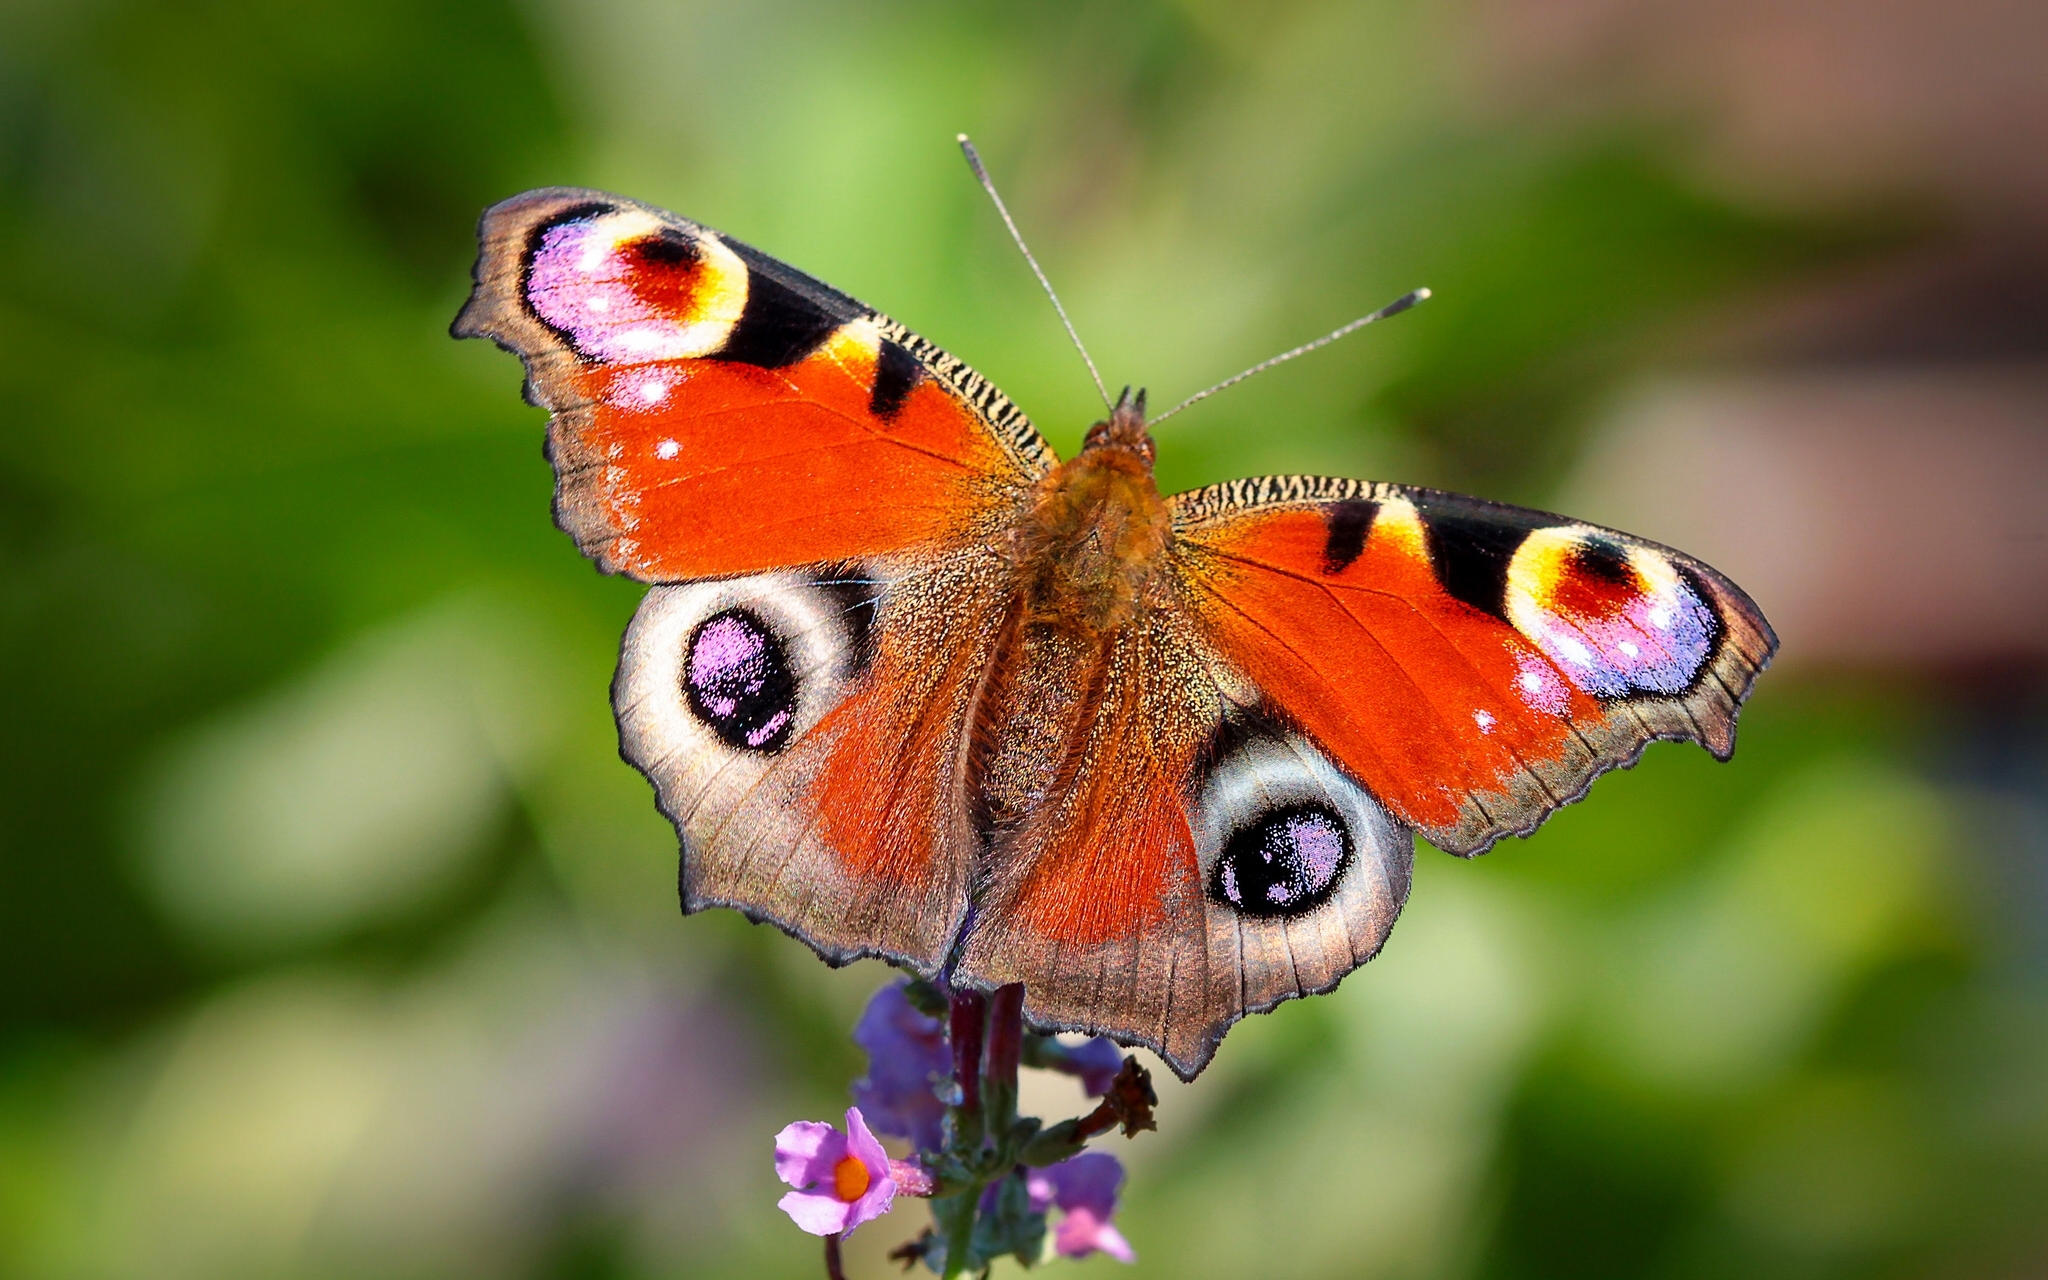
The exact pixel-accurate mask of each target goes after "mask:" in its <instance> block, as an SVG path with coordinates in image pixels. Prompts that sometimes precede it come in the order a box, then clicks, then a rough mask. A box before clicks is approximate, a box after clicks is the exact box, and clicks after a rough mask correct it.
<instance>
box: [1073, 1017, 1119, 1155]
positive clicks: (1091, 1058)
mask: <svg viewBox="0 0 2048 1280" xmlns="http://www.w3.org/2000/svg"><path fill="white" fill-rule="evenodd" d="M1061 1047H1062V1048H1066V1046H1064V1045H1063V1046H1061ZM1066 1059H1067V1063H1068V1064H1070V1065H1065V1066H1062V1067H1060V1068H1059V1070H1061V1071H1065V1072H1067V1073H1068V1074H1070V1075H1077V1076H1079V1077H1081V1087H1082V1088H1083V1089H1085V1090H1087V1091H1088V1096H1089V1097H1091V1098H1099V1097H1101V1096H1102V1095H1103V1094H1105V1093H1108V1092H1109V1086H1110V1083H1111V1082H1112V1081H1114V1080H1115V1079H1116V1073H1117V1072H1119V1071H1121V1070H1123V1067H1124V1051H1123V1050H1122V1049H1119V1048H1117V1047H1116V1042H1115V1041H1113V1040H1107V1039H1104V1038H1103V1037H1101V1036H1096V1037H1095V1038H1094V1039H1092V1040H1089V1041H1087V1042H1086V1043H1083V1044H1078V1045H1075V1046H1073V1047H1072V1048H1068V1049H1067V1051H1066ZM1109 1158H1110V1159H1115V1157H1114V1156H1112V1157H1109Z"/></svg>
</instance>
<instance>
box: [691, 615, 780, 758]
mask: <svg viewBox="0 0 2048 1280" xmlns="http://www.w3.org/2000/svg"><path fill="white" fill-rule="evenodd" d="M683 692H684V693H685V694H687V695H688V696H689V699H690V709H691V710H692V711H695V712H696V713H697V718H698V719H699V720H702V721H703V722H704V723H705V724H706V725H708V726H710V729H711V731H712V732H713V733H715V734H717V735H718V736H719V737H720V738H722V739H724V740H725V742H726V743H727V744H728V745H730V746H734V747H739V748H742V749H745V750H749V751H779V750H781V749H782V746H783V744H784V743H786V742H788V741H789V735H790V731H791V729H793V728H794V727H795V724H796V676H795V675H794V674H793V673H792V672H791V671H790V669H789V659H788V657H787V656H785V655H784V653H783V651H782V643H781V642H780V641H779V640H777V639H776V638H775V634H774V633H773V632H771V631H769V630H768V628H767V627H766V626H765V625H764V624H763V623H762V621H761V620H760V619H759V618H757V617H756V616H754V615H753V614H751V613H748V612H747V611H745V610H744V609H727V610H725V611H724V612H722V613H715V614H712V615H711V616H710V617H709V618H706V619H705V620H704V621H703V622H700V623H698V624H697V629H696V630H695V631H694V632H692V633H691V635H690V648H689V660H688V661H687V662H686V663H685V664H684V669H683Z"/></svg>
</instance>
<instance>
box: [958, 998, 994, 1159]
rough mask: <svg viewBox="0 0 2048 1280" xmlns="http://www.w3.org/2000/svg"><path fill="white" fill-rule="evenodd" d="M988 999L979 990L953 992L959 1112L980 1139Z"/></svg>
mask: <svg viewBox="0 0 2048 1280" xmlns="http://www.w3.org/2000/svg"><path fill="white" fill-rule="evenodd" d="M987 1013H988V997H986V996H984V995H982V994H981V992H979V991H956V992H954V993H953V1004H952V1010H951V1017H950V1019H949V1021H950V1022H951V1024H952V1025H951V1027H950V1028H949V1031H950V1033H951V1036H952V1041H953V1082H954V1083H955V1084H957V1085H958V1086H959V1087H960V1103H959V1107H958V1110H959V1111H960V1112H961V1113H962V1115H963V1117H965V1118H967V1119H969V1120H971V1121H972V1122H973V1123H974V1126H975V1129H976V1137H977V1139H978V1138H979V1136H980V1133H979V1131H980V1120H981V1042H982V1034H983V1023H984V1022H985V1021H986V1020H987Z"/></svg>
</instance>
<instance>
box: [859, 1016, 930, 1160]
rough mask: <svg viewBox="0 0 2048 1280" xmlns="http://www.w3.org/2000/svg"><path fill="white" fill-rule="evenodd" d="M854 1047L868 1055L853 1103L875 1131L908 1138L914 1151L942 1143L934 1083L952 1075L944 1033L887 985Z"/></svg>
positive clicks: (861, 1024) (864, 1018)
mask: <svg viewBox="0 0 2048 1280" xmlns="http://www.w3.org/2000/svg"><path fill="white" fill-rule="evenodd" d="M853 1039H854V1043H855V1044H858V1045H859V1046H860V1047H861V1048H862V1049H865V1050H866V1051H867V1054H868V1073H867V1075H866V1076H864V1077H862V1078H861V1079H859V1080H856V1081H854V1082H853V1100H854V1101H855V1102H856V1103H858V1104H859V1105H860V1107H861V1110H862V1111H863V1112H864V1113H865V1114H866V1116H867V1118H868V1123H869V1124H871V1125H873V1126H874V1128H875V1130H876V1132H878V1133H888V1134H894V1135H895V1136H897V1137H900V1138H909V1139H910V1140H911V1143H912V1145H913V1146H915V1147H916V1148H917V1149H918V1150H920V1151H933V1150H937V1149H938V1147H939V1144H940V1142H941V1141H942V1140H943V1130H942V1128H941V1126H942V1125H943V1123H944V1121H945V1117H946V1106H945V1104H944V1103H943V1102H941V1101H940V1100H939V1095H938V1093H937V1092H936V1091H935V1089H934V1087H933V1086H934V1084H935V1082H939V1081H943V1080H945V1079H946V1078H947V1077H948V1075H949V1073H950V1072H951V1070H952V1065H953V1055H952V1051H951V1050H950V1049H949V1048H948V1047H947V1044H946V1029H945V1027H944V1026H943V1025H941V1024H940V1022H939V1020H938V1019H937V1018H934V1017H931V1016H930V1015H928V1014H924V1013H920V1012H918V1010H917V1008H916V1006H914V1005H912V1004H911V1003H910V998H909V996H907V995H905V994H904V989H903V984H902V983H900V982H892V983H890V984H889V985H887V986H885V987H883V988H882V989H881V990H879V991H877V992H875V994H874V996H873V998H871V999H870V1000H869V1001H868V1006H867V1008H866V1010H864V1011H863V1012H862V1013H861V1016H860V1022H859V1023H858V1024H856V1025H855V1027H854V1029H853Z"/></svg>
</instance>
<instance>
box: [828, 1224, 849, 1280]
mask: <svg viewBox="0 0 2048 1280" xmlns="http://www.w3.org/2000/svg"><path fill="white" fill-rule="evenodd" d="M825 1277H826V1280H846V1263H845V1261H844V1260H842V1259H841V1258H840V1256H839V1233H838V1232H837V1231H835V1232H833V1233H832V1234H831V1235H829V1236H826V1237H825Z"/></svg>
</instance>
